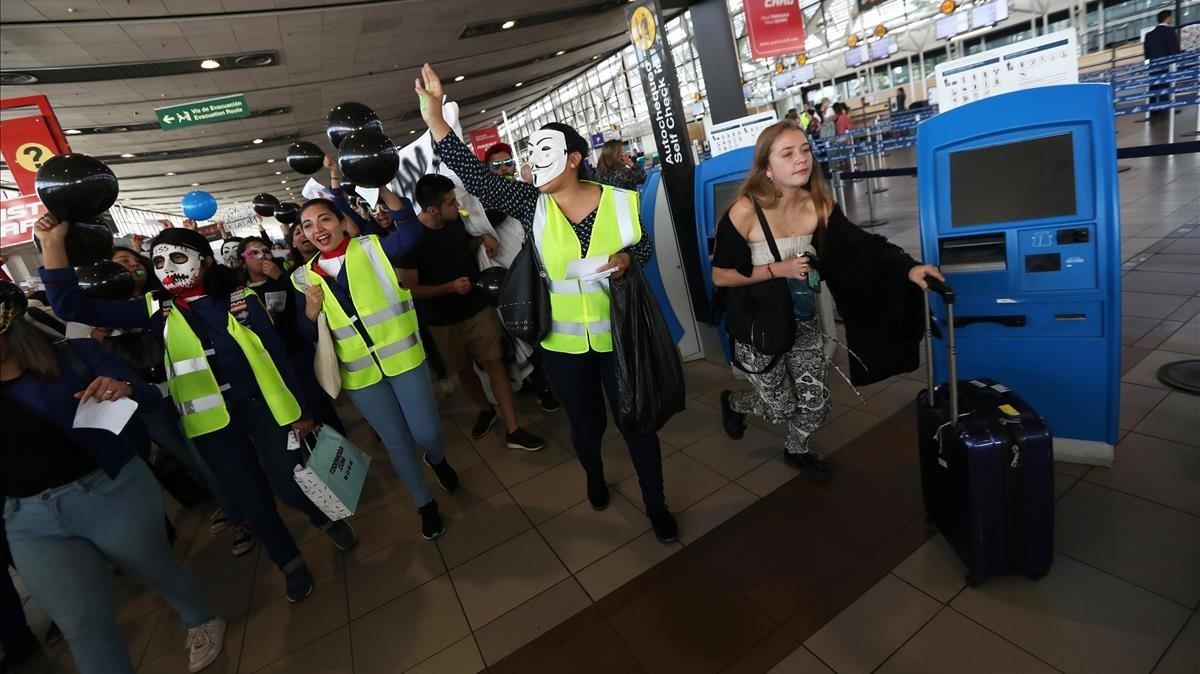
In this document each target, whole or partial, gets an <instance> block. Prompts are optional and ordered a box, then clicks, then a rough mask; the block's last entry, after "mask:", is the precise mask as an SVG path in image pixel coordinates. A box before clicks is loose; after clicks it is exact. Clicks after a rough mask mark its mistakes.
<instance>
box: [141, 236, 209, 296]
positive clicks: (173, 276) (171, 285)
mask: <svg viewBox="0 0 1200 674" xmlns="http://www.w3.org/2000/svg"><path fill="white" fill-rule="evenodd" d="M152 259H153V262H154V275H155V276H157V277H158V280H159V281H160V282H162V284H163V287H164V288H166V289H167V292H170V293H177V292H180V291H183V290H190V289H192V288H195V287H196V286H197V285H198V284H199V283H200V268H201V264H200V263H201V261H202V258H201V257H200V253H199V252H197V251H194V250H192V249H191V248H188V247H186V246H177V245H175V244H172V243H160V244H158V245H157V246H155V247H154V252H153V258H152Z"/></svg>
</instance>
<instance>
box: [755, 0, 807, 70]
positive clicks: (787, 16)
mask: <svg viewBox="0 0 1200 674" xmlns="http://www.w3.org/2000/svg"><path fill="white" fill-rule="evenodd" d="M742 7H743V8H744V9H745V11H746V33H747V35H748V36H749V37H750V58H755V59H765V58H774V57H776V56H785V55H788V54H799V53H802V52H803V51H804V15H803V14H802V13H801V12H800V0H742Z"/></svg>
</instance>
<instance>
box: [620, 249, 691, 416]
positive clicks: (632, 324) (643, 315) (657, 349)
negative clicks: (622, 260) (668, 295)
mask: <svg viewBox="0 0 1200 674" xmlns="http://www.w3.org/2000/svg"><path fill="white" fill-rule="evenodd" d="M609 297H610V300H611V306H612V336H613V355H614V356H615V357H616V361H617V387H618V388H619V389H620V392H621V405H620V409H619V410H617V415H616V421H617V427H618V428H620V429H621V430H622V431H624V432H626V433H651V432H654V431H657V430H658V429H660V428H662V427H663V425H664V424H666V423H667V420H669V419H670V418H671V417H672V416H674V415H675V413H676V412H680V411H682V410H683V409H684V407H685V406H686V404H687V394H686V391H685V388H684V381H683V361H682V360H681V359H680V357H679V349H678V348H676V346H675V342H674V340H672V339H671V331H670V330H669V329H668V328H667V321H666V319H665V318H663V315H662V311H661V310H660V309H659V308H658V301H657V300H656V299H655V297H654V293H652V292H651V291H650V286H649V285H648V284H647V283H646V277H645V275H644V274H643V273H642V268H641V267H640V266H639V265H638V264H636V263H634V264H631V265H630V267H629V270H628V271H626V272H625V275H624V276H622V277H621V278H620V279H619V280H617V281H613V282H612V283H610V285H609Z"/></svg>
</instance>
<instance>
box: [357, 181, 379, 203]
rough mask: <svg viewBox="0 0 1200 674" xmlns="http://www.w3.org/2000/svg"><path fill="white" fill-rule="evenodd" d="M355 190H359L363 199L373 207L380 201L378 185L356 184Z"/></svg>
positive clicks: (359, 194)
mask: <svg viewBox="0 0 1200 674" xmlns="http://www.w3.org/2000/svg"><path fill="white" fill-rule="evenodd" d="M354 191H355V192H357V193H358V196H360V197H362V198H363V201H365V202H367V205H368V206H370V207H372V208H374V207H375V204H377V203H379V188H378V187H362V186H361V185H355V186H354Z"/></svg>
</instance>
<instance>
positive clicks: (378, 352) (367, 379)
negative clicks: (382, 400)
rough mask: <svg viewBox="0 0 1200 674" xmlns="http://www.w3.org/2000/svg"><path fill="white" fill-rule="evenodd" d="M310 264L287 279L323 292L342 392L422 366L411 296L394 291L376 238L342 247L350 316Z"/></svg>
mask: <svg viewBox="0 0 1200 674" xmlns="http://www.w3.org/2000/svg"><path fill="white" fill-rule="evenodd" d="M314 265H316V260H313V261H312V262H311V263H309V264H306V265H305V266H304V267H303V268H302V269H301V270H300V271H303V278H300V277H298V276H297V275H293V278H292V282H293V284H294V285H295V286H296V288H297V289H298V290H303V288H306V287H307V286H308V285H313V284H319V285H320V286H321V288H322V289H323V290H324V291H325V301H324V304H323V305H322V310H323V311H324V312H325V319H326V322H327V323H328V325H329V333H330V335H331V336H332V337H333V340H334V341H333V348H334V352H336V353H337V356H338V361H339V362H340V363H341V368H340V370H341V374H342V386H343V387H344V388H346V389H349V390H355V389H360V388H365V387H367V386H370V385H372V384H375V383H377V382H379V381H380V380H381V379H382V378H383V377H384V376H385V375H386V376H394V375H397V374H401V373H403V372H407V371H409V370H411V369H413V368H415V367H417V366H419V365H420V364H421V363H423V362H425V349H424V347H422V345H421V338H420V335H419V334H418V332H417V313H416V306H415V305H414V304H413V300H412V293H410V292H409V291H408V290H406V289H404V288H401V287H400V283H399V281H397V280H396V271H395V269H393V268H392V263H391V262H390V261H389V260H388V259H387V255H386V254H384V252H383V246H382V245H380V243H379V239H378V237H375V236H362V237H358V238H355V239H351V241H350V244H349V245H348V246H347V248H346V258H345V262H344V265H343V269H344V270H345V272H346V280H347V283H348V285H349V286H350V299H351V301H352V302H353V303H354V310H355V312H356V315H349V314H347V313H346V311H345V309H344V308H343V307H342V304H341V302H339V301H338V299H337V296H335V295H334V293H333V291H332V290H330V288H329V283H330V281H329V280H328V279H326V278H325V277H324V276H322V275H320V274H318V273H317V272H316V271H314ZM360 330H362V331H364V332H366V334H367V336H368V337H369V338H370V339H371V345H368V344H367V340H366V339H364V338H363V335H362V333H361V332H359V331H360Z"/></svg>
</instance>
